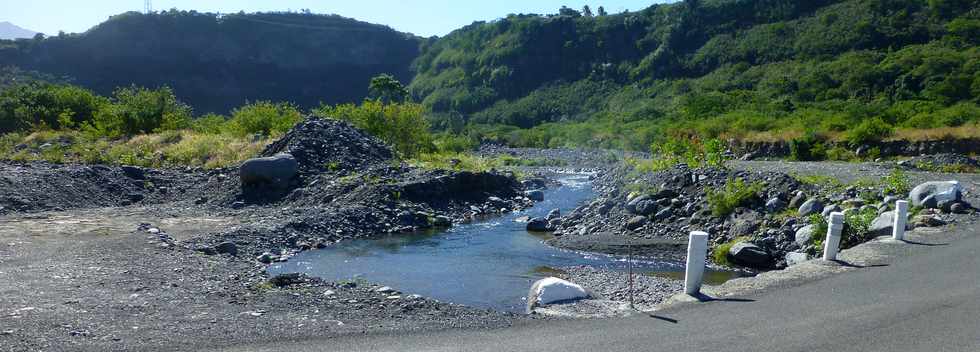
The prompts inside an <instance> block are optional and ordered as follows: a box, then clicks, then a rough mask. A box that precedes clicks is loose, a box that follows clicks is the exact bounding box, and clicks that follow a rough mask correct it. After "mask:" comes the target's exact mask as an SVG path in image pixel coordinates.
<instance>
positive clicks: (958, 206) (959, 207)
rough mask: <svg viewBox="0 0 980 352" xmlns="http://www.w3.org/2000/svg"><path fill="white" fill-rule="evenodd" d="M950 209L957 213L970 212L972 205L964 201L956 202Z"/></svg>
mask: <svg viewBox="0 0 980 352" xmlns="http://www.w3.org/2000/svg"><path fill="white" fill-rule="evenodd" d="M949 211H950V212H953V213H956V214H967V213H969V212H970V207H969V206H968V205H965V204H963V202H959V203H955V204H953V205H951V206H950V207H949Z"/></svg>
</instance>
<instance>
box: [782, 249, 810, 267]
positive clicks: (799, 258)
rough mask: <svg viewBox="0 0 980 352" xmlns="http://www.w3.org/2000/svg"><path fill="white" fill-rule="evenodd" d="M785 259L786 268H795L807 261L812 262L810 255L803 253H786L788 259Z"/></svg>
mask: <svg viewBox="0 0 980 352" xmlns="http://www.w3.org/2000/svg"><path fill="white" fill-rule="evenodd" d="M784 258H785V259H786V266H793V265H797V264H800V263H802V262H805V261H807V260H810V256H809V255H807V254H806V253H801V252H789V253H786V257H784Z"/></svg>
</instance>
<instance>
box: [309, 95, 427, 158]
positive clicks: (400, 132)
mask: <svg viewBox="0 0 980 352" xmlns="http://www.w3.org/2000/svg"><path fill="white" fill-rule="evenodd" d="M424 112H425V109H424V108H423V107H422V105H419V104H415V103H394V104H385V103H383V102H381V101H374V100H365V101H364V102H363V103H361V105H354V104H341V105H336V106H329V105H322V106H320V107H319V108H317V109H314V110H313V115H314V116H317V117H321V118H335V119H340V120H344V121H347V122H350V123H351V124H352V125H354V126H355V127H357V128H360V129H362V130H364V131H366V132H368V133H370V134H371V135H374V136H375V137H378V138H379V139H381V140H383V141H385V142H386V143H388V144H389V145H391V146H392V147H393V148H394V149H395V151H397V152H398V153H399V154H401V155H402V156H403V157H407V158H411V157H414V156H417V155H419V154H420V153H423V152H428V151H432V150H434V149H435V147H434V145H433V143H432V135H431V134H430V132H429V124H428V121H426V119H425V117H424Z"/></svg>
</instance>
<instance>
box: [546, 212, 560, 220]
mask: <svg viewBox="0 0 980 352" xmlns="http://www.w3.org/2000/svg"><path fill="white" fill-rule="evenodd" d="M560 217H561V210H559V209H551V211H549V212H548V216H546V217H545V219H548V220H554V219H557V218H560Z"/></svg>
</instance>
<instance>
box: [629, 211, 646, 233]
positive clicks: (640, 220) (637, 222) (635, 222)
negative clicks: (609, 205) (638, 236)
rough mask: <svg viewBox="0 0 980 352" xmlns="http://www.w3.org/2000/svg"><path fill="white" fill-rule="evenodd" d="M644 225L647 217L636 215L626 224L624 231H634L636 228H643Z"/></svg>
mask: <svg viewBox="0 0 980 352" xmlns="http://www.w3.org/2000/svg"><path fill="white" fill-rule="evenodd" d="M646 224H647V217H646V216H643V215H637V216H634V217H633V218H631V219H630V220H629V221H628V222H626V229H627V230H630V231H634V230H636V229H638V228H641V227H643V225H646Z"/></svg>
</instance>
